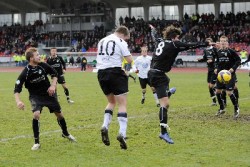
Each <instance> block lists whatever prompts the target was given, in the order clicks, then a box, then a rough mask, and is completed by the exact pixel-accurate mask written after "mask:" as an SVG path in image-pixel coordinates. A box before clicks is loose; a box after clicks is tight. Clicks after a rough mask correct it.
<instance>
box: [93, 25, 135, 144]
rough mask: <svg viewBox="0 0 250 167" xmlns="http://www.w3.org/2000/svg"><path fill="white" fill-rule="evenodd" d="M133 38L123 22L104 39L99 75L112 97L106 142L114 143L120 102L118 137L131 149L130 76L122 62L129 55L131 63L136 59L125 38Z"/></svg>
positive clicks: (105, 127)
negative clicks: (112, 128) (113, 125)
mask: <svg viewBox="0 0 250 167" xmlns="http://www.w3.org/2000/svg"><path fill="white" fill-rule="evenodd" d="M129 38H130V33H129V30H128V28H127V27H125V26H120V27H118V28H117V29H116V30H115V32H114V33H113V34H111V35H109V36H107V37H105V38H103V39H101V40H100V42H99V43H98V51H97V66H96V67H97V69H98V75H97V77H98V81H99V84H100V87H101V89H102V91H103V93H104V94H105V95H106V97H107V100H108V104H107V106H106V108H105V113H104V120H103V125H102V128H101V136H102V142H103V143H104V144H105V145H107V146H109V145H110V141H109V137H108V128H109V125H110V123H111V119H112V115H113V110H114V108H115V105H116V103H117V104H118V114H117V118H118V122H119V125H120V129H119V134H118V136H117V140H118V141H119V142H120V146H121V149H127V144H126V132H127V121H128V119H127V92H128V77H127V75H126V74H125V72H124V70H122V68H121V66H122V60H123V58H125V59H126V61H127V62H128V63H131V62H132V61H133V59H132V56H131V53H130V51H129V50H128V44H127V42H126V41H125V40H128V39H129Z"/></svg>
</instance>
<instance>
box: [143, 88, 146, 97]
mask: <svg viewBox="0 0 250 167" xmlns="http://www.w3.org/2000/svg"><path fill="white" fill-rule="evenodd" d="M145 94H146V90H145V89H142V99H145Z"/></svg>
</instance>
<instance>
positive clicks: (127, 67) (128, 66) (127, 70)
mask: <svg viewBox="0 0 250 167" xmlns="http://www.w3.org/2000/svg"><path fill="white" fill-rule="evenodd" d="M132 63H133V61H132V62H131V63H128V62H127V60H126V59H123V61H122V68H123V69H124V70H125V73H126V75H127V76H128V77H130V78H132V79H133V80H134V82H136V77H134V76H133V75H131V74H130V69H131V68H132Z"/></svg>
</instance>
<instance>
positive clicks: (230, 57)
mask: <svg viewBox="0 0 250 167" xmlns="http://www.w3.org/2000/svg"><path fill="white" fill-rule="evenodd" d="M216 56H217V57H216V61H215V66H216V67H215V68H216V69H217V70H218V71H221V70H229V69H230V68H232V69H233V70H234V71H236V69H237V68H238V66H239V65H240V64H241V59H240V56H239V55H238V54H237V53H236V52H235V51H233V50H232V49H219V50H217V54H216Z"/></svg>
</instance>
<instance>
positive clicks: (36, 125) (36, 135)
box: [32, 119, 39, 144]
mask: <svg viewBox="0 0 250 167" xmlns="http://www.w3.org/2000/svg"><path fill="white" fill-rule="evenodd" d="M32 128H33V133H34V139H35V144H39V121H38V120H37V119H33V120H32Z"/></svg>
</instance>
